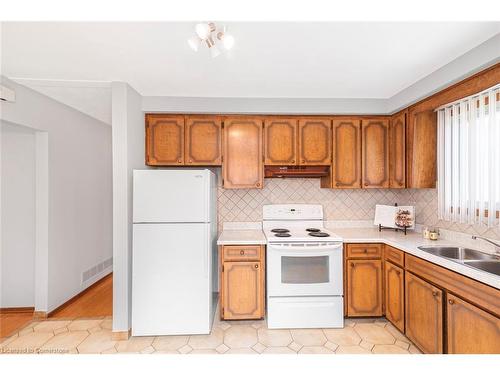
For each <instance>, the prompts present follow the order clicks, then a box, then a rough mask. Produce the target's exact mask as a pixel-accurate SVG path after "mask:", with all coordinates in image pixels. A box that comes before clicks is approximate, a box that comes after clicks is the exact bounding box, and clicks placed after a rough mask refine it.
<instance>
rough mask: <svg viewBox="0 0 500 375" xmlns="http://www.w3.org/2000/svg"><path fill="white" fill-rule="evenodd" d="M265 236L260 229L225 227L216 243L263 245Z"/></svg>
mask: <svg viewBox="0 0 500 375" xmlns="http://www.w3.org/2000/svg"><path fill="white" fill-rule="evenodd" d="M266 243H267V241H266V236H264V232H262V230H261V229H241V230H240V229H227V230H224V231H223V232H222V233H221V234H220V236H219V238H218V239H217V245H265V244H266Z"/></svg>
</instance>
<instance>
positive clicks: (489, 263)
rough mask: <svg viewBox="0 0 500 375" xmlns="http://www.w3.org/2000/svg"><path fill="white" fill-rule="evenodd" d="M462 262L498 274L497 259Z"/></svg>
mask: <svg viewBox="0 0 500 375" xmlns="http://www.w3.org/2000/svg"><path fill="white" fill-rule="evenodd" d="M464 264H465V265H467V266H469V267H473V268H477V269H478V270H481V271H486V272H489V273H493V274H495V275H498V276H500V261H498V260H477V261H465V262H464Z"/></svg>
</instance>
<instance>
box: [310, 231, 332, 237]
mask: <svg viewBox="0 0 500 375" xmlns="http://www.w3.org/2000/svg"><path fill="white" fill-rule="evenodd" d="M309 235H310V236H311V237H330V235H329V234H328V233H325V232H309Z"/></svg>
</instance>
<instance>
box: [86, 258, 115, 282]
mask: <svg viewBox="0 0 500 375" xmlns="http://www.w3.org/2000/svg"><path fill="white" fill-rule="evenodd" d="M112 266H113V258H112V257H111V258H108V259H106V260H105V261H103V262H101V263H98V264H96V265H95V266H93V267H92V268H89V269H88V270H86V271H83V272H82V285H85V284H89V285H90V284H92V283H93V282H94V281H95V280H97V279H100V276H101V274H102V273H104V272H106V273H108V272H109V271H110V270H109V268H111V267H112Z"/></svg>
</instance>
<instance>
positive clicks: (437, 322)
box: [405, 272, 443, 354]
mask: <svg viewBox="0 0 500 375" xmlns="http://www.w3.org/2000/svg"><path fill="white" fill-rule="evenodd" d="M405 312H406V319H405V320H406V332H405V334H406V336H408V338H409V339H410V340H411V341H413V342H414V343H415V344H416V345H417V346H418V347H419V348H420V350H422V351H423V352H424V353H430V354H439V353H443V292H442V291H441V289H438V288H436V287H435V286H433V285H432V284H429V283H428V282H426V281H424V280H422V279H421V278H420V277H417V276H415V275H413V274H412V273H410V272H405Z"/></svg>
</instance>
